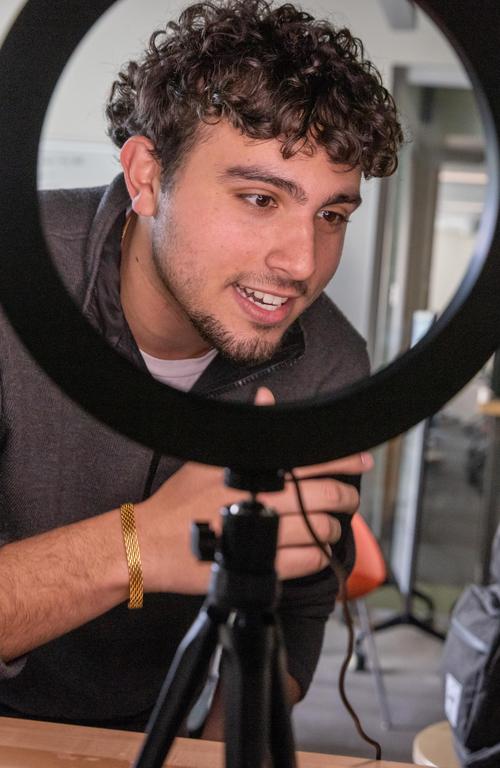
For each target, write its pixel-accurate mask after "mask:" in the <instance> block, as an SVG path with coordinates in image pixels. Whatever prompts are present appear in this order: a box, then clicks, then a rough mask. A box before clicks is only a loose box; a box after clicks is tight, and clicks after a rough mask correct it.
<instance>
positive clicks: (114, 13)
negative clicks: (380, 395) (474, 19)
mask: <svg viewBox="0 0 500 768" xmlns="http://www.w3.org/2000/svg"><path fill="white" fill-rule="evenodd" d="M403 1H404V0H401V2H403ZM23 4H24V0H1V2H0V35H1V34H2V30H5V28H6V26H7V24H8V23H9V22H10V21H11V20H12V17H13V16H14V15H15V13H16V12H17V11H18V10H19V9H20V8H21V7H22V5H23ZM185 4H186V3H185V2H179V1H178V0H142V1H141V2H138V0H120V1H119V2H117V3H115V5H114V6H113V7H112V8H111V9H110V10H109V11H108V12H107V13H106V14H105V15H104V16H103V17H102V18H101V19H100V20H99V22H98V23H97V24H96V25H95V28H94V29H93V30H91V31H90V32H89V33H88V35H87V36H86V38H85V40H84V41H83V42H82V44H81V45H80V46H79V48H78V49H77V51H76V52H75V54H74V55H73V57H72V59H71V60H70V62H69V64H68V66H67V67H66V70H65V72H64V73H63V75H62V77H61V80H60V82H59V85H58V87H57V90H56V92H55V94H54V97H53V99H52V103H51V107H50V109H49V112H48V115H47V120H46V125H45V131H44V136H45V138H46V139H47V140H50V142H51V143H50V144H49V145H47V149H48V151H47V152H46V154H45V156H44V161H43V164H42V171H43V173H42V183H43V184H44V185H45V186H47V185H48V184H56V185H57V184H64V183H65V179H69V181H67V183H66V185H79V184H93V183H104V182H105V181H106V179H107V178H109V177H111V176H112V175H113V173H114V171H115V169H117V167H118V166H117V164H116V162H113V157H114V155H116V153H113V151H112V150H111V148H110V149H109V155H107V157H106V158H104V156H103V154H102V153H103V151H106V149H105V148H106V146H107V147H108V148H109V147H110V145H109V142H108V141H107V139H106V137H105V133H104V120H103V104H104V102H105V99H106V95H107V92H108V89H109V86H110V84H111V82H112V80H113V78H114V76H115V73H116V72H117V70H118V69H119V67H120V66H121V65H122V64H123V63H124V62H125V61H127V60H128V59H129V58H131V57H134V56H135V55H136V54H138V53H139V52H140V51H141V49H142V48H143V46H144V44H145V42H146V41H147V39H148V37H149V35H150V33H151V31H152V30H153V29H154V28H156V27H157V26H161V25H162V23H164V22H165V21H166V20H167V19H169V18H172V17H174V16H175V15H176V14H177V12H178V10H179V8H181V7H183V6H184V5H185ZM302 6H303V8H304V9H305V10H310V11H311V12H312V13H314V14H315V15H316V16H319V17H324V16H332V17H333V18H334V20H335V22H336V23H337V24H338V25H346V26H349V27H350V28H351V29H352V31H353V32H354V33H355V34H356V35H357V36H359V37H361V38H362V39H363V41H364V43H365V46H366V49H367V51H368V54H369V56H370V57H371V58H372V59H373V61H374V62H375V63H376V64H377V66H379V67H380V69H381V71H382V73H383V75H384V76H385V78H386V81H387V82H388V83H390V81H391V75H392V70H393V67H394V66H395V65H405V66H423V65H425V67H426V68H427V70H428V71H434V72H440V73H442V76H443V77H444V78H445V79H446V77H447V76H450V78H452V79H453V77H454V76H456V72H457V69H460V66H459V64H458V63H457V60H456V57H455V55H454V54H453V52H452V51H451V49H450V47H449V45H448V44H447V43H446V41H445V40H444V38H443V37H442V35H441V33H439V32H438V31H437V30H436V29H435V27H434V25H433V24H432V23H431V22H430V21H429V20H427V18H426V17H424V15H423V14H422V13H420V12H419V13H418V24H417V28H416V29H415V30H411V31H397V32H396V31H394V30H391V29H390V28H389V26H388V24H387V19H386V17H385V15H384V13H383V11H382V8H381V6H380V5H379V3H378V1H377V0H332V1H331V2H327V0H309V1H308V2H303V3H302ZM403 117H404V116H403ZM68 142H70V143H68ZM68 169H69V170H70V171H71V175H70V176H68ZM377 196H378V190H377V182H376V181H371V182H369V185H368V186H367V188H366V189H365V190H364V198H365V204H364V205H363V206H362V208H361V209H360V210H359V211H358V212H357V213H356V214H355V216H354V217H353V222H352V224H351V225H350V226H349V230H348V237H347V241H346V246H345V251H344V258H343V260H342V264H341V266H340V268H339V271H338V273H337V276H336V277H335V280H334V282H333V284H332V285H331V287H330V289H329V292H330V293H331V295H332V296H333V297H334V299H335V300H336V301H337V303H338V304H339V305H340V307H341V309H343V311H344V312H345V313H346V314H347V315H348V317H349V318H350V319H351V320H352V322H353V323H354V324H355V326H356V327H357V328H358V329H359V330H360V331H361V333H363V334H364V335H366V334H367V331H368V313H369V297H370V288H371V282H372V277H373V258H374V235H375V220H376V213H377Z"/></svg>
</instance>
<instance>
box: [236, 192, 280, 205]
mask: <svg viewBox="0 0 500 768" xmlns="http://www.w3.org/2000/svg"><path fill="white" fill-rule="evenodd" d="M243 197H244V199H245V200H246V201H247V202H249V203H250V205H254V206H255V207H256V208H270V207H276V203H275V201H274V199H273V198H272V197H271V195H260V194H255V195H243Z"/></svg>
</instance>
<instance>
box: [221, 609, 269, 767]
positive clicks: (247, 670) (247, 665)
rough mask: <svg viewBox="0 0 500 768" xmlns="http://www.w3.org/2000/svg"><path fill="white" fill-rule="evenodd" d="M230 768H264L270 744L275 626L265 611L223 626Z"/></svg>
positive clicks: (241, 616)
mask: <svg viewBox="0 0 500 768" xmlns="http://www.w3.org/2000/svg"><path fill="white" fill-rule="evenodd" d="M221 635H222V642H223V646H224V674H223V679H224V683H225V684H224V704H225V737H226V766H227V768H261V766H262V764H263V760H264V757H265V754H266V749H267V745H268V743H269V740H268V733H269V719H270V717H269V714H270V688H271V653H272V645H273V626H272V624H270V623H269V621H268V620H266V617H265V616H264V615H263V614H262V612H261V611H255V612H242V611H241V612H240V611H238V612H236V613H235V614H234V616H233V617H231V620H230V622H228V624H226V625H224V626H221Z"/></svg>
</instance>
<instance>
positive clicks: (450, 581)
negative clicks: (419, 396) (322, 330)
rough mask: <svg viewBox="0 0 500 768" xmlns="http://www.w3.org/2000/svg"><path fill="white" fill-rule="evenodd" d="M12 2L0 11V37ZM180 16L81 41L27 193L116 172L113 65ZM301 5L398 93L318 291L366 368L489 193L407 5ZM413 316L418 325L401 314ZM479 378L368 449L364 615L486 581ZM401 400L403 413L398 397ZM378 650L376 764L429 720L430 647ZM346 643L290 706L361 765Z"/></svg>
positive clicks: (467, 131)
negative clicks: (389, 131)
mask: <svg viewBox="0 0 500 768" xmlns="http://www.w3.org/2000/svg"><path fill="white" fill-rule="evenodd" d="M23 4H24V2H23V1H22V0H2V3H1V4H0V36H1V35H2V34H4V33H5V31H6V30H7V28H8V26H9V24H10V23H11V22H12V20H13V19H14V18H15V16H16V15H17V13H18V12H19V10H20V9H21V7H22V6H23ZM183 5H184V3H179V2H177V0H176V2H172V1H171V0H142V2H140V3H139V2H137V0H121V1H120V2H116V3H115V4H114V5H113V6H112V8H111V9H110V10H109V11H108V12H107V13H106V14H105V15H104V16H103V17H102V18H101V20H100V21H99V22H98V23H97V24H96V25H95V27H94V28H93V29H92V30H91V31H90V32H89V33H88V35H87V36H86V38H85V39H84V41H83V42H82V44H81V45H80V47H79V48H78V50H77V51H76V52H75V54H74V55H73V57H72V59H71V60H70V62H69V64H68V66H67V68H66V70H65V72H64V74H63V76H62V78H61V80H60V83H59V85H58V88H57V90H56V92H55V94H54V97H53V100H52V103H51V107H50V109H49V112H48V114H47V118H46V123H45V129H44V135H43V140H42V143H41V146H40V157H39V186H40V187H41V188H46V187H60V186H66V187H71V186H87V185H89V186H90V185H92V186H93V185H96V184H104V183H106V182H108V181H109V180H110V179H111V178H112V177H113V176H114V175H115V174H116V173H117V172H118V171H119V164H118V160H117V153H116V151H115V150H114V149H113V147H112V146H111V144H110V142H109V141H108V140H107V138H106V136H105V133H104V119H103V104H104V101H105V99H106V96H107V92H108V89H109V85H110V83H111V82H112V80H113V78H114V76H115V73H116V72H117V70H118V68H119V67H120V66H121V65H122V64H123V63H124V62H125V61H126V60H128V59H129V58H132V57H134V56H135V55H137V54H139V53H140V51H141V49H142V48H143V46H144V44H145V43H146V41H147V39H148V37H149V34H150V33H151V31H152V30H153V29H155V28H156V27H158V26H160V25H162V23H164V22H165V21H166V20H167V19H168V18H171V17H173V16H174V15H175V14H176V13H177V11H178V10H179V9H180V8H182V7H183ZM302 7H303V8H304V9H305V10H310V11H311V12H313V13H314V14H315V15H317V16H328V17H331V18H333V19H334V21H335V22H336V23H337V25H346V26H348V27H349V28H351V30H352V31H353V32H354V33H355V34H356V35H357V36H358V37H360V38H361V39H362V40H363V41H364V43H365V47H366V51H367V55H368V56H369V58H371V59H372V60H373V61H374V62H375V64H376V65H377V66H378V67H379V68H380V70H381V72H382V74H383V77H384V79H385V83H386V85H387V87H388V88H389V89H390V90H392V92H393V93H394V95H395V97H396V101H397V103H398V105H399V109H400V113H401V118H402V121H403V123H404V126H405V133H406V136H407V139H408V141H407V143H406V145H405V147H404V149H403V151H402V154H401V161H400V166H399V170H398V172H397V174H396V175H395V176H394V177H392V178H390V179H387V180H377V179H373V180H370V181H369V182H367V183H365V184H364V185H363V187H364V188H363V198H364V203H363V206H362V207H361V209H360V210H359V211H358V212H357V213H356V214H355V215H354V217H353V223H352V224H351V226H350V227H349V232H348V237H347V242H346V246H345V252H344V256H343V260H342V264H341V266H340V269H339V271H338V273H337V275H336V276H335V278H334V280H333V281H332V284H331V285H330V286H329V287H328V293H329V294H330V295H331V297H332V298H333V299H334V301H336V302H337V303H338V305H339V306H340V308H341V309H342V310H343V311H344V312H345V314H346V315H347V316H348V317H349V319H350V320H351V321H352V322H353V324H354V325H355V326H356V327H357V328H358V330H359V331H360V332H361V333H362V334H363V336H365V338H366V339H367V341H368V346H369V350H370V354H371V358H372V362H373V366H374V368H375V369H377V368H379V367H381V366H383V365H386V364H387V363H388V362H390V361H392V360H394V359H395V358H396V357H397V356H398V355H400V354H401V353H402V352H403V351H404V350H405V349H407V348H408V346H409V344H410V343H411V337H412V327H413V328H414V325H415V317H424V321H425V322H430V321H431V319H432V317H434V316H436V315H439V314H440V313H441V312H442V311H443V310H444V309H445V308H446V306H447V305H448V303H449V301H450V299H451V298H452V297H453V295H454V293H455V291H456V289H457V287H458V286H459V285H460V283H461V281H462V278H463V276H464V274H465V272H466V270H467V269H468V268H469V265H470V264H471V262H472V259H473V254H474V251H475V244H476V238H477V233H478V229H479V227H480V220H481V214H482V211H483V207H484V205H485V201H486V199H487V185H488V168H487V164H486V157H485V138H484V131H483V125H482V120H481V116H480V114H479V111H478V105H477V101H476V92H475V90H474V87H473V86H472V84H471V82H470V80H469V78H468V75H467V73H466V71H465V69H464V67H463V65H462V63H461V62H460V61H459V60H458V58H457V55H456V54H455V52H454V51H453V50H452V48H451V47H450V45H449V43H448V42H447V41H446V39H445V38H444V37H443V35H442V34H441V32H440V31H439V30H438V29H437V28H436V27H435V26H434V24H433V23H432V22H431V21H430V19H429V18H427V17H426V16H425V15H424V14H423V13H422V12H421V11H420V10H418V9H417V8H416V7H415V6H414V5H413V4H412V3H411V2H408V1H407V0H330V1H328V0H309V1H308V2H304V3H302ZM422 311H424V313H427V314H424V315H416V314H415V313H416V312H422ZM426 318H427V320H426ZM467 343H469V341H468V340H467V339H464V345H465V344H467ZM491 368H492V366H491V364H489V365H487V366H485V368H484V370H482V371H481V372H480V373H479V374H478V375H477V376H476V377H475V379H474V380H473V381H472V382H471V383H470V384H469V385H468V386H467V387H466V388H465V389H464V390H463V391H462V392H461V393H460V394H459V395H458V396H457V397H455V398H454V399H453V401H452V402H450V403H448V405H447V406H446V407H445V408H444V409H443V410H442V411H441V412H440V413H439V414H437V415H436V416H435V417H433V419H432V420H431V421H430V422H429V423H428V424H427V425H426V429H425V435H424V439H423V440H421V441H420V443H418V441H417V443H416V444H415V443H414V442H412V441H411V439H410V438H409V436H402V437H400V438H397V439H395V440H393V441H391V442H390V443H388V444H386V445H383V446H380V447H378V448H377V449H376V450H375V456H376V468H375V470H374V472H373V473H372V475H371V477H369V478H368V479H366V482H365V483H364V493H363V505H362V512H363V515H364V517H365V519H366V520H367V521H368V522H369V524H370V526H371V528H372V530H373V531H374V533H375V535H376V536H377V538H378V539H379V541H380V543H381V546H382V548H383V551H384V553H385V555H386V558H387V562H388V564H389V566H390V569H391V570H392V571H393V574H394V576H395V581H396V586H389V587H385V588H384V589H382V590H380V591H379V592H378V593H377V595H376V596H375V597H374V599H373V601H372V608H371V610H372V615H373V616H374V617H376V618H377V617H380V616H386V615H390V613H391V611H392V612H394V611H396V612H397V611H400V610H402V608H401V605H402V604H403V605H406V607H408V598H410V609H411V610H412V611H415V612H416V614H418V613H419V611H420V610H421V608H422V605H421V601H419V599H416V600H413V599H412V592H413V590H414V589H416V590H418V591H420V592H422V593H423V594H424V597H425V596H427V597H428V598H430V600H431V601H432V602H433V603H434V611H433V613H432V616H431V617H430V619H431V621H432V622H433V623H434V624H435V625H436V626H437V627H439V628H441V629H442V630H443V631H446V627H447V621H448V617H449V611H450V608H451V606H452V604H453V602H454V600H455V599H456V596H457V595H458V594H459V592H460V591H461V589H462V588H463V587H464V586H465V585H466V584H467V583H469V582H471V581H473V580H478V581H480V580H481V579H482V578H484V570H485V556H486V555H485V553H486V551H487V546H488V542H489V540H490V536H491V530H492V528H493V527H494V524H495V523H496V520H497V518H498V505H496V507H495V505H494V504H493V505H492V500H491V488H490V486H489V485H488V483H487V482H486V480H485V472H486V471H487V469H486V470H485V467H486V468H487V465H488V460H489V458H488V457H489V453H490V452H491V445H492V440H493V433H494V428H495V425H494V422H493V421H492V420H491V418H490V417H488V416H485V415H483V414H482V413H481V412H480V410H479V407H478V401H480V400H481V399H484V397H485V396H486V397H487V396H488V388H489V386H490V383H491V382H490V379H491ZM436 375H439V372H436ZM406 397H407V398H408V402H409V403H410V402H411V393H406ZM415 451H416V452H417V453H418V454H419V455H418V456H417V455H415ZM415 460H417V461H420V462H421V467H422V472H421V473H420V475H419V478H420V483H419V485H418V487H416V488H410V487H409V486H408V483H410V480H411V473H410V472H409V466H410V465H411V462H412V461H415ZM488 493H490V496H489V497H488V498H487V495H488ZM410 507H411V508H410ZM398 586H399V587H400V589H398V588H397V587H398ZM402 593H403V594H402ZM405 596H406V603H405ZM402 601H403V602H402ZM424 608H425V610H427V608H426V606H425V605H424ZM376 642H377V646H378V648H379V653H380V655H381V663H382V667H383V669H384V673H385V677H386V682H387V686H388V691H389V699H390V702H391V707H392V709H393V712H394V713H395V714H394V728H393V730H392V732H391V731H388V732H386V733H385V734H384V733H383V732H381V731H380V718H379V713H378V709H377V702H376V699H375V698H374V691H373V682H372V680H371V678H370V676H369V675H367V674H366V673H364V672H356V671H352V672H351V674H350V676H349V679H348V687H349V686H351V690H352V691H353V695H354V698H355V700H356V705H357V707H358V709H359V710H360V713H361V716H362V719H364V720H365V724H366V727H367V730H370V729H371V730H372V732H373V731H375V732H377V733H379V735H381V738H382V741H383V743H384V745H385V750H384V756H385V757H386V758H387V759H391V758H392V759H410V758H411V741H412V738H413V735H414V734H415V733H416V732H417V731H418V730H420V728H422V727H423V726H424V725H426V724H427V723H430V722H433V721H435V720H438V719H441V718H442V717H443V704H442V694H441V684H440V679H439V657H440V653H441V649H442V645H441V644H440V642H439V641H436V640H434V639H432V638H430V637H428V636H427V635H425V634H424V633H422V632H420V630H418V629H414V628H409V627H407V626H403V627H400V628H395V629H392V630H389V631H387V632H386V633H381V634H380V635H377V639H376ZM344 644H345V637H344V629H343V626H342V623H341V622H340V623H339V622H338V620H337V619H336V618H334V619H332V622H331V623H330V626H329V629H328V635H327V641H326V645H325V652H324V655H323V659H322V662H321V665H320V669H319V670H318V674H317V676H316V682H315V684H314V686H313V689H312V690H311V693H310V694H309V696H308V697H307V698H306V700H305V702H303V703H302V704H301V705H300V707H299V708H298V710H297V714H296V721H297V732H298V736H299V743H300V744H301V745H302V746H304V747H306V748H308V749H312V750H314V749H318V750H321V751H331V752H335V753H344V754H347V753H349V754H370V751H369V750H366V749H365V747H364V745H362V744H361V742H360V741H359V738H358V737H357V735H356V734H355V732H354V729H353V728H352V726H350V725H348V721H347V720H346V716H345V715H344V714H343V713H342V712H341V710H340V704H339V703H338V701H337V699H336V698H335V695H336V694H335V689H336V674H337V672H338V667H339V663H340V658H341V656H342V653H343V649H344ZM391 699H392V701H391ZM351 731H352V733H351Z"/></svg>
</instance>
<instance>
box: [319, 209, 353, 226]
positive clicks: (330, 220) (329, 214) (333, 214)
mask: <svg viewBox="0 0 500 768" xmlns="http://www.w3.org/2000/svg"><path fill="white" fill-rule="evenodd" d="M319 215H320V218H322V219H323V221H326V222H327V224H334V225H335V224H349V221H350V219H349V218H348V217H347V216H345V215H344V214H343V213H338V211H320V214H319Z"/></svg>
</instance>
